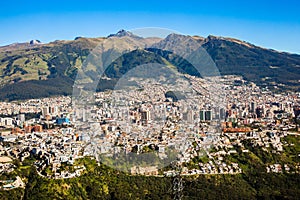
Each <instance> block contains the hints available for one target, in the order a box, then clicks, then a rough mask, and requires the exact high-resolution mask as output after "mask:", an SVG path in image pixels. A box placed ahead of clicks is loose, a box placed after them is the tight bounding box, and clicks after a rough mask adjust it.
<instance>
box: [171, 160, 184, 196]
mask: <svg viewBox="0 0 300 200" xmlns="http://www.w3.org/2000/svg"><path fill="white" fill-rule="evenodd" d="M172 168H173V169H174V171H175V175H174V177H173V182H172V191H173V199H174V200H181V199H182V197H183V195H182V191H183V180H182V177H181V172H182V165H181V163H180V162H179V160H177V161H174V162H173V164H172Z"/></svg>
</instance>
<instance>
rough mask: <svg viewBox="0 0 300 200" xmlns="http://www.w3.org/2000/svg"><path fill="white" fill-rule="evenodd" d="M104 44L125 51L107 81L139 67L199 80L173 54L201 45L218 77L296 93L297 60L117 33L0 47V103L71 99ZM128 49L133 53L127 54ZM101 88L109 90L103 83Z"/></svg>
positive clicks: (209, 41)
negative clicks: (164, 67) (168, 69)
mask: <svg viewBox="0 0 300 200" xmlns="http://www.w3.org/2000/svg"><path fill="white" fill-rule="evenodd" d="M108 40H111V41H113V43H114V45H115V46H121V47H122V48H123V49H125V47H126V49H128V52H126V54H124V55H122V56H121V57H120V58H118V59H116V60H114V61H113V63H112V64H111V66H109V67H108V69H107V70H106V71H105V75H106V76H108V77H111V78H117V77H120V76H122V74H124V73H126V72H127V71H128V70H130V69H132V68H133V67H134V66H137V65H141V64H145V63H159V64H171V65H174V66H175V67H176V68H177V70H178V71H179V72H184V73H188V74H191V75H196V76H201V75H200V74H199V73H198V72H197V70H195V68H194V67H193V65H192V64H191V63H189V62H188V61H187V60H185V59H183V58H182V55H180V52H176V49H179V50H182V48H187V50H189V49H193V43H192V42H191V41H193V42H196V43H197V44H199V45H202V47H203V50H205V51H206V52H207V53H208V55H209V56H210V57H211V58H212V60H213V61H214V62H215V64H216V66H217V67H218V69H219V71H220V73H221V75H228V74H236V75H241V76H243V77H244V78H245V79H247V80H249V81H253V82H255V83H257V84H259V85H265V86H269V87H272V86H274V85H276V86H278V87H279V88H280V89H284V90H286V89H288V90H294V91H295V90H296V91H299V88H300V87H299V86H300V85H299V84H300V83H299V80H300V55H295V54H289V53H282V52H277V51H274V50H270V49H264V48H261V47H257V46H254V45H252V44H249V43H246V42H243V41H240V40H237V39H232V38H224V37H215V36H208V37H207V38H202V37H199V36H194V37H190V36H183V35H176V34H171V35H169V36H167V37H166V38H164V39H159V38H141V37H137V36H135V35H133V34H131V33H128V32H126V31H124V30H122V31H120V32H119V33H117V34H112V35H110V36H109V37H106V38H76V39H75V40H72V41H54V42H51V43H48V44H41V43H23V44H13V45H8V46H5V47H0V88H1V90H0V99H1V100H15V99H24V98H37V97H44V96H50V95H61V94H63V95H68V94H71V93H72V85H73V82H74V80H75V78H76V76H77V72H78V70H79V69H80V68H81V67H82V66H83V64H84V62H85V60H86V59H87V58H88V56H89V54H90V52H92V50H93V49H95V47H99V46H101V45H102V46H103V44H104V43H105V42H106V41H108ZM188 48H189V49H188ZM133 49H137V50H136V51H130V50H133ZM168 49H172V51H168ZM104 51H105V54H103V55H107V54H112V52H113V53H119V54H121V53H124V52H121V50H118V49H114V48H110V49H105V50H104ZM102 59H104V58H102ZM89 64H90V66H88V67H89V70H90V73H91V74H94V75H95V74H96V76H97V77H96V78H99V77H100V76H101V73H100V72H101V69H99V66H98V65H97V64H95V63H89ZM95 72H97V73H95ZM99 73H100V74H99ZM94 78H95V77H94ZM114 83H115V81H114V80H112V84H114ZM106 85H108V87H111V86H112V85H110V83H109V81H106ZM101 89H104V88H103V87H102V88H101Z"/></svg>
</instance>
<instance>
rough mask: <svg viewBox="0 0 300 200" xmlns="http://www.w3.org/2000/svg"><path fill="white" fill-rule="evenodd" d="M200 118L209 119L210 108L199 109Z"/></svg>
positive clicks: (210, 114) (210, 115)
mask: <svg viewBox="0 0 300 200" xmlns="http://www.w3.org/2000/svg"><path fill="white" fill-rule="evenodd" d="M200 120H201V121H211V120H212V111H211V110H200Z"/></svg>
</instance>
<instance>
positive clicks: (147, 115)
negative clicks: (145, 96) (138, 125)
mask: <svg viewBox="0 0 300 200" xmlns="http://www.w3.org/2000/svg"><path fill="white" fill-rule="evenodd" d="M141 120H142V121H143V122H146V123H147V122H149V121H150V120H151V116H150V111H149V110H143V111H141Z"/></svg>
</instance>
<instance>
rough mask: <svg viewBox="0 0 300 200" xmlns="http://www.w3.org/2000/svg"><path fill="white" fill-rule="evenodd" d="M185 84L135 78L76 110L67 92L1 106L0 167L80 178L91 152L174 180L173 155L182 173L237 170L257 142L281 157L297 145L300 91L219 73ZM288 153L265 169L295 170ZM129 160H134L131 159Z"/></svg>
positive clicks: (103, 160) (298, 158) (7, 185)
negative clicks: (28, 164) (29, 165)
mask: <svg viewBox="0 0 300 200" xmlns="http://www.w3.org/2000/svg"><path fill="white" fill-rule="evenodd" d="M184 80H185V81H182V82H177V83H176V84H177V85H176V87H179V88H180V91H183V93H181V94H178V93H176V92H174V90H175V89H176V87H173V88H172V86H170V85H168V87H167V86H163V85H159V84H157V82H155V81H153V80H152V81H151V80H150V81H149V80H147V81H145V80H143V81H142V80H139V81H140V85H139V87H130V88H129V90H113V91H111V90H108V91H105V92H98V93H95V94H94V102H93V104H92V105H91V106H89V107H85V108H84V109H83V108H81V107H79V106H77V107H76V106H75V107H74V102H72V97H70V96H57V97H51V98H42V99H30V100H25V101H15V102H1V103H0V115H1V118H0V126H1V130H0V133H1V135H0V136H1V137H0V139H1V146H0V156H1V157H0V161H1V163H0V164H1V166H0V173H1V174H3V173H6V174H7V173H10V172H12V171H13V170H15V169H16V168H17V166H16V160H17V162H18V163H22V162H23V161H25V160H26V159H29V158H30V159H34V166H35V167H36V169H37V172H38V174H39V175H40V176H43V177H45V178H49V179H66V178H73V177H79V176H81V174H82V173H84V172H85V170H86V166H85V165H84V164H82V163H81V162H80V159H82V158H84V157H90V158H92V159H96V161H97V163H98V165H101V164H106V165H108V166H111V167H114V166H115V167H116V168H118V169H121V170H123V171H126V172H128V173H130V174H132V175H135V174H139V175H147V176H171V177H172V176H174V175H175V174H176V171H175V170H174V169H172V167H170V166H171V163H172V162H174V160H176V161H177V162H178V163H179V164H180V165H181V166H182V170H181V175H186V176H188V175H197V174H239V173H243V172H244V170H247V169H246V168H247V166H246V165H245V164H243V162H241V161H240V160H239V159H237V155H239V156H241V155H244V156H253V155H255V154H254V153H253V152H255V153H257V152H256V151H257V149H258V148H259V149H262V151H261V152H258V153H262V154H264V153H265V154H268V153H270V154H273V155H278V156H282V155H287V153H291V152H287V149H289V147H293V146H294V145H297V144H294V143H293V142H291V141H297V140H298V139H297V137H298V136H299V135H300V134H299V128H298V126H299V120H300V119H299V114H300V109H299V105H300V104H299V102H300V96H299V95H298V94H296V93H282V94H280V93H275V92H272V91H271V90H269V89H268V88H267V87H264V88H262V87H258V86H256V85H255V84H254V83H252V82H247V81H245V80H243V79H242V78H241V77H239V76H222V77H220V78H218V79H215V80H213V83H214V88H213V89H211V83H210V82H209V81H208V80H205V79H201V78H197V77H194V76H190V75H185V79H184ZM216 83H217V84H218V85H216ZM190 86H191V87H190ZM215 88H221V91H222V92H221V91H216V90H215ZM212 96H220V97H219V99H217V100H216V99H215V98H212ZM220 102H221V103H222V102H223V103H224V102H225V104H224V107H222V106H223V105H220ZM216 104H219V106H217V105H216ZM291 138H296V140H293V139H291ZM174 153H175V154H176V155H175V157H174V155H173V154H174ZM292 154H294V155H291V154H289V155H287V157H286V158H285V159H283V160H278V162H276V159H275V161H274V160H272V161H268V160H266V162H265V163H263V164H264V171H265V172H266V173H299V172H300V154H299V152H297V151H296V152H292ZM142 155H149V157H147V159H148V160H146V161H145V160H144V159H143V157H139V156H142ZM128 156H129V157H130V156H131V157H133V158H134V161H133V162H130V163H127V162H125V161H124V160H123V159H124V158H126V157H128ZM172 156H173V157H172ZM149 158H151V159H149ZM114 162H116V163H114ZM108 163H110V164H108ZM0 181H1V188H3V189H13V188H17V187H25V185H26V181H24V179H23V180H22V177H19V176H18V177H16V179H15V180H9V181H8V180H0Z"/></svg>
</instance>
